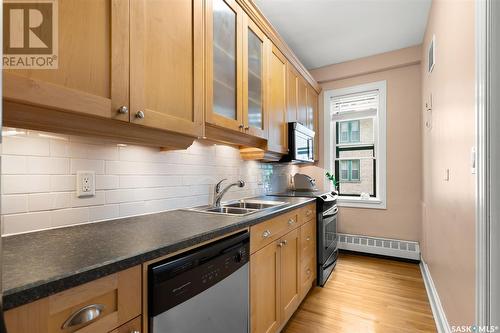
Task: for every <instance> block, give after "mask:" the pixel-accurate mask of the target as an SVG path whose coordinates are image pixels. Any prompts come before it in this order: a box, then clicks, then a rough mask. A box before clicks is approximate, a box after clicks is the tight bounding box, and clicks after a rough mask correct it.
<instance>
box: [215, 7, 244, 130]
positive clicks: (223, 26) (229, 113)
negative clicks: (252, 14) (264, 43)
mask: <svg viewBox="0 0 500 333" xmlns="http://www.w3.org/2000/svg"><path fill="white" fill-rule="evenodd" d="M206 8H207V15H206V17H207V30H206V37H207V58H208V61H207V75H206V79H207V103H206V104H207V105H206V107H207V122H209V123H211V124H214V125H217V126H222V127H226V128H230V129H234V130H238V131H243V130H244V122H243V110H242V83H243V80H242V68H243V67H242V66H243V63H242V24H243V22H242V16H243V10H242V9H241V8H240V7H239V6H238V4H237V3H236V2H235V1H234V0H207V7H206Z"/></svg>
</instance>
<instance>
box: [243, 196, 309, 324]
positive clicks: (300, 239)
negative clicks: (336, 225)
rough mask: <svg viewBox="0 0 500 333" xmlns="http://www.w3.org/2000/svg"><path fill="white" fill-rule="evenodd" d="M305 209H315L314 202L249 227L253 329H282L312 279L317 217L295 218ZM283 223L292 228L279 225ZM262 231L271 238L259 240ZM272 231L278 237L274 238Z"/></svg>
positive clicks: (304, 294)
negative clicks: (307, 218)
mask: <svg viewBox="0 0 500 333" xmlns="http://www.w3.org/2000/svg"><path fill="white" fill-rule="evenodd" d="M308 210H314V205H309V206H306V207H304V208H301V209H298V210H295V211H292V212H290V213H286V214H283V215H280V216H278V217H275V218H273V219H271V220H268V221H265V222H262V223H261V224H257V225H255V226H253V227H251V228H250V237H251V244H253V248H252V246H251V248H252V249H251V252H252V255H251V256H250V328H251V329H250V331H251V332H252V333H272V332H278V331H279V330H280V329H282V328H283V327H284V325H285V324H286V323H287V321H288V320H289V319H290V317H291V316H292V315H293V313H294V312H295V310H297V308H298V306H299V304H300V302H301V301H302V300H303V299H304V297H305V296H306V295H307V293H308V291H309V290H310V289H311V286H312V285H313V284H314V282H315V277H316V270H315V267H316V219H315V218H311V219H309V220H308V221H303V219H301V218H299V219H298V221H297V216H301V217H302V216H307V211H308ZM301 220H302V222H301ZM292 221H293V222H292ZM271 224H272V225H271ZM283 224H285V225H287V226H293V228H292V227H290V228H291V230H290V229H287V228H283V227H281V228H280V227H279V226H280V225H283ZM263 228H264V229H265V230H264V231H263V230H262V229H263ZM263 235H264V236H265V237H266V238H271V239H272V241H271V242H265V241H259V239H261V238H263V237H264V236H263ZM273 235H277V237H279V238H276V237H275V238H274V239H273V238H272V237H273ZM252 241H253V242H252Z"/></svg>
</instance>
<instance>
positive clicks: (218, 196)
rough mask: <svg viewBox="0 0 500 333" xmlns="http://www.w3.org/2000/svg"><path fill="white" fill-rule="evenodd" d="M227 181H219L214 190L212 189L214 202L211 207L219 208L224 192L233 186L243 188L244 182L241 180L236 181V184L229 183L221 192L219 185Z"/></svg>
mask: <svg viewBox="0 0 500 333" xmlns="http://www.w3.org/2000/svg"><path fill="white" fill-rule="evenodd" d="M225 180H227V179H226V178H224V179H223V180H221V181H220V182H218V183H217V184H216V185H215V188H214V201H213V206H214V207H220V202H221V200H222V197H223V196H224V194H226V192H227V191H228V190H229V189H230V188H231V187H233V186H238V187H244V186H245V182H244V181H243V180H241V179H240V180H238V181H237V182H234V183H231V184H229V185H227V186H226V187H224V188H223V189H222V190H221V185H222V182H223V181H225Z"/></svg>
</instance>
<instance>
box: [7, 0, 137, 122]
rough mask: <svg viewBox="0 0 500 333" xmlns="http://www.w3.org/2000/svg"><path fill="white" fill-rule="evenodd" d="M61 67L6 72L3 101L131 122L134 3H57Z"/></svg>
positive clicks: (97, 0)
mask: <svg viewBox="0 0 500 333" xmlns="http://www.w3.org/2000/svg"><path fill="white" fill-rule="evenodd" d="M58 7H59V8H58V16H59V17H58V24H59V34H58V38H57V41H58V49H59V57H58V68H57V69H33V70H19V69H16V70H4V71H3V81H4V83H3V97H4V98H5V99H6V100H14V101H17V102H22V103H25V104H31V105H37V106H43V107H47V108H51V109H60V110H66V111H71V112H78V113H84V114H91V115H94V116H100V117H105V118H116V119H120V120H124V121H128V120H129V116H128V114H127V113H123V114H121V113H118V112H117V110H118V108H119V107H121V106H126V107H127V108H128V105H129V104H128V103H129V96H128V91H129V90H128V87H129V79H128V78H129V1H127V0H93V1H81V0H64V1H59V3H58Z"/></svg>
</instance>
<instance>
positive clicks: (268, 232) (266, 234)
mask: <svg viewBox="0 0 500 333" xmlns="http://www.w3.org/2000/svg"><path fill="white" fill-rule="evenodd" d="M269 237H271V231H269V230H264V232H263V233H262V238H269Z"/></svg>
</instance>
